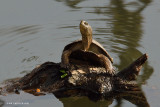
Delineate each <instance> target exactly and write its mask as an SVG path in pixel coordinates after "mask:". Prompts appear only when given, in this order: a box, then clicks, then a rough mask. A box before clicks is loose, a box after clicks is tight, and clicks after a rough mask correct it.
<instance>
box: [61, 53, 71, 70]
mask: <svg viewBox="0 0 160 107" xmlns="http://www.w3.org/2000/svg"><path fill="white" fill-rule="evenodd" d="M71 52H72V51H71V50H66V51H64V52H63V54H62V57H61V67H62V68H69V66H70V64H69V56H70V54H71Z"/></svg>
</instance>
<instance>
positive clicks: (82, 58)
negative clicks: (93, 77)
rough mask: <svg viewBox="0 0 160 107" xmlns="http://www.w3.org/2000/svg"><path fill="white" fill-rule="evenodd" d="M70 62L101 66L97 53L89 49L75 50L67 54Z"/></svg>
mask: <svg viewBox="0 0 160 107" xmlns="http://www.w3.org/2000/svg"><path fill="white" fill-rule="evenodd" d="M69 61H70V63H71V64H78V65H90V66H95V67H103V64H102V60H101V59H100V58H99V57H98V55H97V54H95V53H93V52H91V51H84V50H76V51H73V52H72V53H71V55H70V56H69Z"/></svg>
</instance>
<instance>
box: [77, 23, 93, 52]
mask: <svg viewBox="0 0 160 107" xmlns="http://www.w3.org/2000/svg"><path fill="white" fill-rule="evenodd" d="M79 27H80V32H81V34H82V44H83V47H84V51H88V49H89V47H90V45H91V43H92V27H91V26H90V25H89V24H88V23H87V22H86V21H83V20H82V21H81V22H80V25H79Z"/></svg>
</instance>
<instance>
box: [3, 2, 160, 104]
mask: <svg viewBox="0 0 160 107" xmlns="http://www.w3.org/2000/svg"><path fill="white" fill-rule="evenodd" d="M159 5H160V2H159V0H154V1H152V0H139V1H138V0H108V1H106V0H25V1H22V0H12V1H11V0H1V1H0V82H3V81H4V80H6V79H10V78H15V77H22V76H23V75H25V74H26V73H27V72H29V71H31V70H32V69H33V68H34V67H35V66H36V65H38V64H41V63H44V62H46V61H53V62H60V57H61V52H62V50H63V47H64V46H65V45H66V44H67V43H69V42H71V41H73V40H75V39H78V38H80V32H79V27H78V25H79V22H80V20H82V19H83V20H86V21H88V22H89V24H90V25H91V26H92V28H93V34H94V35H93V37H94V39H96V40H97V41H98V42H100V43H101V44H103V46H104V47H105V48H106V50H107V51H108V52H109V53H110V55H111V56H112V57H113V58H114V65H115V66H116V67H117V68H118V69H119V70H121V69H123V68H124V67H126V66H127V65H129V63H131V62H132V61H134V60H135V59H137V58H138V57H139V56H141V55H142V54H144V53H148V55H149V59H148V61H147V62H146V63H145V64H144V66H143V69H142V71H141V73H140V76H139V78H138V82H139V84H141V87H142V90H143V92H144V94H145V96H146V98H147V101H148V103H149V105H150V106H151V107H159V106H160V104H159V99H160V85H159V83H160V80H159V77H160V72H159V64H160V60H159V54H160V48H159V46H160V36H159V34H160V30H159V29H160V21H159V19H160V7H159ZM13 99H14V100H13ZM14 101H19V102H29V106H35V107H38V106H42V105H44V106H45V105H48V106H53V105H54V106H56V107H63V106H65V107H71V106H76V105H79V106H84V105H92V106H95V107H96V106H100V105H102V106H107V105H110V107H115V106H116V107H128V106H129V107H135V105H134V104H132V103H130V102H129V101H127V100H124V99H121V100H119V102H117V100H114V101H106V102H105V101H98V102H92V101H90V100H89V99H88V98H86V97H81V98H62V99H57V98H56V97H54V95H46V96H39V97H36V96H33V95H30V94H27V93H24V92H22V94H21V95H9V96H7V97H2V96H0V105H1V104H3V107H8V106H10V105H9V104H7V103H9V102H14ZM12 106H13V105H12ZM14 106H18V107H21V106H24V107H25V106H27V105H22V104H20V105H14Z"/></svg>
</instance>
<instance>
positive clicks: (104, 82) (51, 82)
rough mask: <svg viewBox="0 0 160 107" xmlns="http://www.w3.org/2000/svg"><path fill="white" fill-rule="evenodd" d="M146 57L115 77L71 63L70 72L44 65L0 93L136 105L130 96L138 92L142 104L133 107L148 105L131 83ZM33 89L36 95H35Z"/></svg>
mask: <svg viewBox="0 0 160 107" xmlns="http://www.w3.org/2000/svg"><path fill="white" fill-rule="evenodd" d="M147 58H148V56H147V54H144V55H142V56H141V57H140V58H138V59H137V60H136V61H134V62H133V63H132V64H130V65H129V66H128V67H127V68H125V69H124V70H122V71H120V72H119V73H117V74H115V75H110V74H108V73H107V72H106V71H105V69H104V68H103V67H94V66H88V65H76V64H72V65H71V67H70V69H64V68H61V66H60V63H53V62H46V63H44V64H42V65H39V66H37V67H36V68H35V69H33V70H32V72H31V73H29V74H27V75H25V76H24V77H22V78H20V79H17V80H15V81H14V82H13V81H12V84H10V85H6V86H5V87H2V88H1V90H0V94H2V95H3V93H6V92H16V93H18V91H19V90H23V91H26V92H28V93H31V94H34V95H44V94H46V93H53V94H54V95H55V96H56V97H58V98H61V97H69V96H77V95H78V96H88V97H89V98H90V99H91V100H94V101H97V100H99V99H113V98H118V97H120V96H121V97H124V98H125V99H128V101H131V102H132V103H137V102H135V101H133V100H131V99H130V97H134V94H133V93H135V92H138V94H137V95H136V97H137V96H138V97H137V98H138V99H142V100H143V102H140V103H137V105H144V104H145V105H148V103H147V100H146V98H145V96H144V95H143V92H142V91H141V89H140V88H139V87H138V86H137V83H136V81H134V80H136V77H137V76H138V74H139V72H140V69H141V66H142V64H144V63H145V61H146V60H147ZM62 71H63V72H62ZM64 74H65V75H64ZM37 89H39V90H40V92H37V91H36V90H37ZM148 106H149V105H148Z"/></svg>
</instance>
